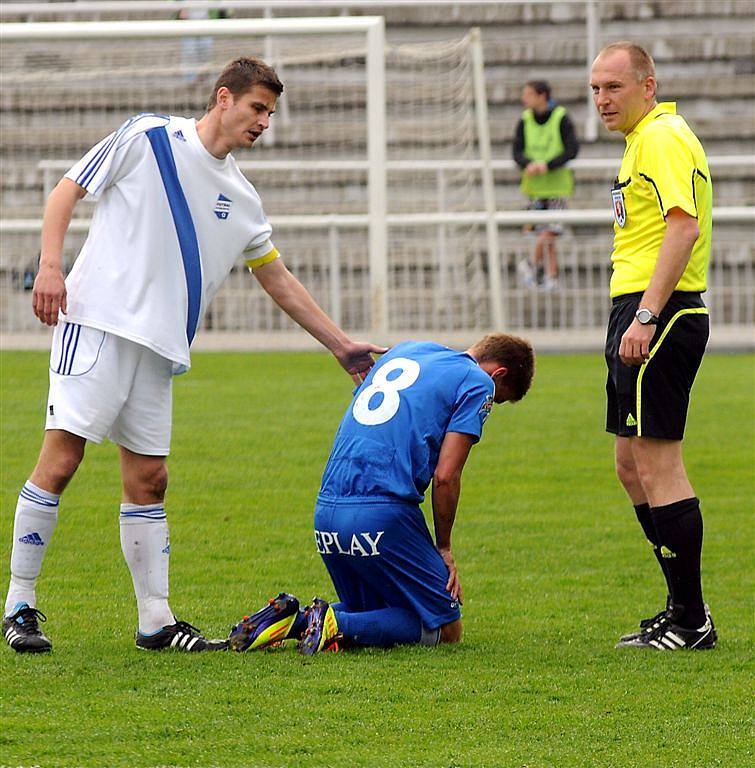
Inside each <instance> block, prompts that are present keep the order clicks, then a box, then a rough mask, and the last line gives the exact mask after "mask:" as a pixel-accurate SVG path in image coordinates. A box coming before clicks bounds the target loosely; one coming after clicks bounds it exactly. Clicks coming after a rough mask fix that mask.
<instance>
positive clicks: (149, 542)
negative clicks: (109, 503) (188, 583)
mask: <svg viewBox="0 0 755 768" xmlns="http://www.w3.org/2000/svg"><path fill="white" fill-rule="evenodd" d="M120 521H121V550H122V551H123V556H124V557H125V558H126V563H127V564H128V568H129V570H130V571H131V578H132V580H133V582H134V592H135V593H136V606H137V609H138V611H139V631H140V632H141V633H142V634H145V635H149V634H152V633H154V632H157V631H158V630H160V629H162V628H163V627H165V626H168V625H170V624H175V621H176V619H175V617H174V616H173V612H172V611H171V610H170V607H169V606H168V561H169V559H170V539H169V537H168V520H167V516H166V514H165V507H164V506H163V504H147V505H140V504H121V516H120Z"/></svg>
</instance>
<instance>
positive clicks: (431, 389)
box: [320, 341, 495, 503]
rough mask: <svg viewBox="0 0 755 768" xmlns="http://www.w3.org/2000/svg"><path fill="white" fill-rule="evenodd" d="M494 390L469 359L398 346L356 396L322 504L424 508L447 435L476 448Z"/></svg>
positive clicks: (428, 347) (438, 349)
mask: <svg viewBox="0 0 755 768" xmlns="http://www.w3.org/2000/svg"><path fill="white" fill-rule="evenodd" d="M494 389H495V387H494V384H493V380H492V379H491V378H490V376H488V374H487V373H485V371H483V370H482V369H481V368H480V367H479V365H478V364H477V362H476V361H475V360H474V358H473V357H471V356H470V355H468V354H467V353H466V352H457V351H455V350H452V349H449V348H448V347H444V346H441V345H440V344H433V343H431V342H416V341H408V342H404V343H402V344H398V345H397V346H395V347H393V348H392V349H391V350H390V351H389V352H388V353H387V354H386V355H384V356H383V357H381V358H380V360H379V361H378V362H377V364H376V365H375V367H374V368H373V369H372V371H370V374H369V375H368V376H367V378H366V379H365V380H364V382H363V383H362V384H361V386H360V387H359V389H357V391H356V392H355V394H354V400H353V401H352V403H351V405H350V406H349V408H348V409H347V411H346V414H345V415H344V417H343V419H342V421H341V425H340V427H339V429H338V433H337V435H336V439H335V443H334V445H333V450H332V452H331V454H330V459H329V460H328V464H327V466H326V467H325V472H324V474H323V479H322V486H321V488H320V498H321V499H322V500H327V499H344V498H351V497H364V496H369V497H370V498H384V499H388V500H391V499H394V500H395V499H400V500H403V501H408V502H413V503H419V502H421V501H422V500H423V498H424V493H425V490H426V489H427V486H428V485H429V484H430V481H431V480H432V476H433V473H434V472H435V467H436V466H437V464H438V456H439V453H440V447H441V445H442V443H443V439H444V437H445V436H446V433H447V432H460V433H463V434H466V435H470V436H471V437H472V438H473V440H474V442H477V441H478V440H479V439H480V437H481V436H482V427H483V424H484V423H485V419H486V418H487V416H488V414H489V413H490V410H491V408H492V405H493V394H494Z"/></svg>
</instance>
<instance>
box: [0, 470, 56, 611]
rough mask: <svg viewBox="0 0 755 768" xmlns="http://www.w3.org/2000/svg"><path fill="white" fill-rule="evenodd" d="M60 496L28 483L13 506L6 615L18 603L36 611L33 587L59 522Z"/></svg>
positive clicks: (35, 597)
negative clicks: (14, 509)
mask: <svg viewBox="0 0 755 768" xmlns="http://www.w3.org/2000/svg"><path fill="white" fill-rule="evenodd" d="M59 502H60V495H59V494H55V493H50V492H49V491H45V490H43V489H42V488H38V487H37V486H36V485H34V484H33V483H30V482H29V481H28V480H27V481H26V483H24V487H23V488H22V489H21V493H20V494H19V495H18V503H17V504H16V518H15V522H14V524H13V550H12V552H11V556H10V586H9V587H8V595H7V597H6V598H5V615H6V616H9V615H10V614H12V613H13V612H14V608H15V607H16V605H17V604H18V603H28V604H29V605H30V606H31V607H32V608H36V605H37V596H36V593H35V587H36V584H37V577H38V576H39V571H40V570H41V568H42V560H43V559H44V556H45V552H46V551H47V545H48V544H49V543H50V539H51V538H52V534H53V531H54V530H55V525H56V524H57V522H58V504H59Z"/></svg>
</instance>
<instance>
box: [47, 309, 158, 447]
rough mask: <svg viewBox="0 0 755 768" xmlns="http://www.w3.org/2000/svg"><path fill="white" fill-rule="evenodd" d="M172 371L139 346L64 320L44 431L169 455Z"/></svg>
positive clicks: (58, 330) (55, 342) (53, 356)
mask: <svg viewBox="0 0 755 768" xmlns="http://www.w3.org/2000/svg"><path fill="white" fill-rule="evenodd" d="M172 367H173V364H172V363H171V361H170V360H168V359H166V358H164V357H161V356H160V355H158V354H157V353H156V352H153V351H152V350H151V349H148V348H147V347H144V346H142V345H141V344H136V343H135V342H133V341H129V340H128V339H123V338H121V337H120V336H115V335H113V334H112V333H106V332H105V331H100V330H98V329H97V328H89V327H87V326H85V325H77V324H76V323H67V322H65V321H62V320H61V321H60V322H59V323H58V324H57V326H56V327H55V332H54V333H53V337H52V351H51V353H50V392H49V395H48V398H47V422H46V424H45V429H63V430H65V431H66V432H72V433H73V434H74V435H79V436H80V437H84V438H86V439H87V440H92V441H93V442H95V443H101V442H102V441H103V440H104V439H105V438H106V437H109V438H110V439H111V440H112V441H113V442H114V443H117V444H118V445H122V446H123V447H124V448H128V450H130V451H133V452H134V453H140V454H144V455H146V456H167V455H168V453H169V452H170V431H171V425H172V421H171V409H172V375H171V373H172Z"/></svg>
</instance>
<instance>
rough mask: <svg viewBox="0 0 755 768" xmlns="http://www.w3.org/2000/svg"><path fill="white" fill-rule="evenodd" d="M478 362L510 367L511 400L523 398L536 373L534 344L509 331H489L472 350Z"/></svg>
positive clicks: (508, 376)
mask: <svg viewBox="0 0 755 768" xmlns="http://www.w3.org/2000/svg"><path fill="white" fill-rule="evenodd" d="M471 351H472V352H473V354H474V357H475V360H477V362H478V363H487V362H495V363H498V364H499V365H501V366H505V367H506V368H508V369H509V372H508V375H507V376H506V381H507V382H508V384H509V385H510V387H511V398H510V399H511V401H512V402H516V401H517V400H521V399H522V398H523V397H524V396H525V395H526V394H527V390H528V389H529V388H530V384H532V377H533V376H534V375H535V352H534V350H533V349H532V344H530V343H529V341H527V340H526V339H522V338H520V337H519V336H512V335H511V334H508V333H489V334H487V336H483V337H482V338H481V339H480V340H479V341H478V342H477V343H476V344H474V345H473V346H472V350H471Z"/></svg>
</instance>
